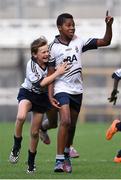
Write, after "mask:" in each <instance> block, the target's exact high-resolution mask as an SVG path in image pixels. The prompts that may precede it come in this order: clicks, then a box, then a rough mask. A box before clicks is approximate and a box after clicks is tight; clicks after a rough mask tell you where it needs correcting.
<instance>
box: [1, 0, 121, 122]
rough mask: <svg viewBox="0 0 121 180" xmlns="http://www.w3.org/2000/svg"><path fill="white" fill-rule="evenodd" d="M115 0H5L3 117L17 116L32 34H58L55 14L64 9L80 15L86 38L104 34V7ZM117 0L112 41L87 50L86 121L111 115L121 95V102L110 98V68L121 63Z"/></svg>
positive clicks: (79, 28) (120, 19)
mask: <svg viewBox="0 0 121 180" xmlns="http://www.w3.org/2000/svg"><path fill="white" fill-rule="evenodd" d="M106 2H107V4H106ZM109 2H110V3H109ZM111 2H114V1H113V0H112V1H104V0H102V1H99V0H92V1H91V2H90V0H61V1H60V0H58V3H57V0H37V1H36V2H35V1H32V0H20V1H18V0H9V1H8V0H4V1H2V0H0V39H1V40H0V58H1V61H0V97H1V101H0V117H1V121H2V120H3V121H7V120H10V121H12V120H14V118H15V115H16V107H17V100H16V96H17V92H18V88H19V86H20V85H21V83H22V82H23V77H24V73H25V65H26V62H27V60H28V59H29V58H30V51H29V46H30V43H31V42H32V41H33V39H35V38H36V37H39V36H40V35H45V36H46V37H47V38H48V41H49V42H50V41H51V40H53V38H54V36H55V34H57V29H56V27H55V18H56V16H57V15H58V14H59V13H61V12H62V9H63V11H64V12H70V13H72V14H73V15H74V17H76V19H75V20H76V26H77V27H76V29H77V30H76V33H77V34H79V35H82V36H84V37H85V38H88V37H90V35H91V36H92V37H102V35H103V34H104V31H105V23H104V17H105V11H106V8H107V7H108V6H110V9H111V7H112V5H111ZM113 5H114V6H113V10H112V12H113V14H115V21H114V25H113V39H112V44H111V46H110V47H108V48H100V49H99V50H98V51H95V50H94V51H90V52H87V53H85V54H84V55H83V67H84V68H83V76H84V90H85V93H84V101H83V108H82V111H81V121H85V120H86V121H88V120H91V119H92V120H97V121H100V120H105V119H106V120H108V119H111V118H113V117H114V116H115V115H116V114H118V115H119V114H120V106H121V101H120V99H121V97H120V96H121V95H120V94H119V100H118V101H117V105H116V107H112V105H110V104H109V103H108V101H107V97H108V96H109V95H110V91H111V87H112V80H111V74H112V72H113V71H114V70H115V69H116V68H118V67H121V38H119V37H120V34H121V16H120V13H119V14H118V13H117V12H120V11H119V8H120V7H121V6H119V5H120V1H119V0H117V1H116V0H115V4H113ZM23 7H24V8H23ZM18 9H19V11H17V10H18ZM6 12H7V13H6ZM30 12H32V13H31V14H30ZM40 12H41V13H40ZM87 12H88V13H87ZM80 17H81V19H80Z"/></svg>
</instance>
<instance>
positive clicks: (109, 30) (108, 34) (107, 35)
mask: <svg viewBox="0 0 121 180" xmlns="http://www.w3.org/2000/svg"><path fill="white" fill-rule="evenodd" d="M105 23H106V32H105V35H104V37H103V38H102V39H98V40H97V46H98V47H101V46H108V45H110V43H111V39H112V24H113V17H112V16H109V15H108V11H106V17H105Z"/></svg>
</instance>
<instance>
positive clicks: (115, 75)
mask: <svg viewBox="0 0 121 180" xmlns="http://www.w3.org/2000/svg"><path fill="white" fill-rule="evenodd" d="M112 78H114V79H116V80H120V79H121V77H119V76H118V75H117V74H116V73H113V74H112Z"/></svg>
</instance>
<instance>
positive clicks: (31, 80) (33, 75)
mask: <svg viewBox="0 0 121 180" xmlns="http://www.w3.org/2000/svg"><path fill="white" fill-rule="evenodd" d="M46 76H47V68H46V69H43V68H41V67H40V66H39V65H38V64H37V62H36V60H34V58H32V59H30V60H29V61H28V63H27V66H26V78H25V80H24V83H23V84H22V85H21V86H22V87H23V88H25V89H27V90H29V91H31V92H35V93H37V94H41V93H43V92H47V88H45V87H41V86H40V82H41V80H42V79H43V78H44V77H46Z"/></svg>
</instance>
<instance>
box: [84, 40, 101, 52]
mask: <svg viewBox="0 0 121 180" xmlns="http://www.w3.org/2000/svg"><path fill="white" fill-rule="evenodd" d="M97 48H98V47H97V39H94V38H93V39H92V38H90V39H88V41H87V42H86V43H85V45H84V46H83V48H82V52H85V51H88V50H91V49H97Z"/></svg>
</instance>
